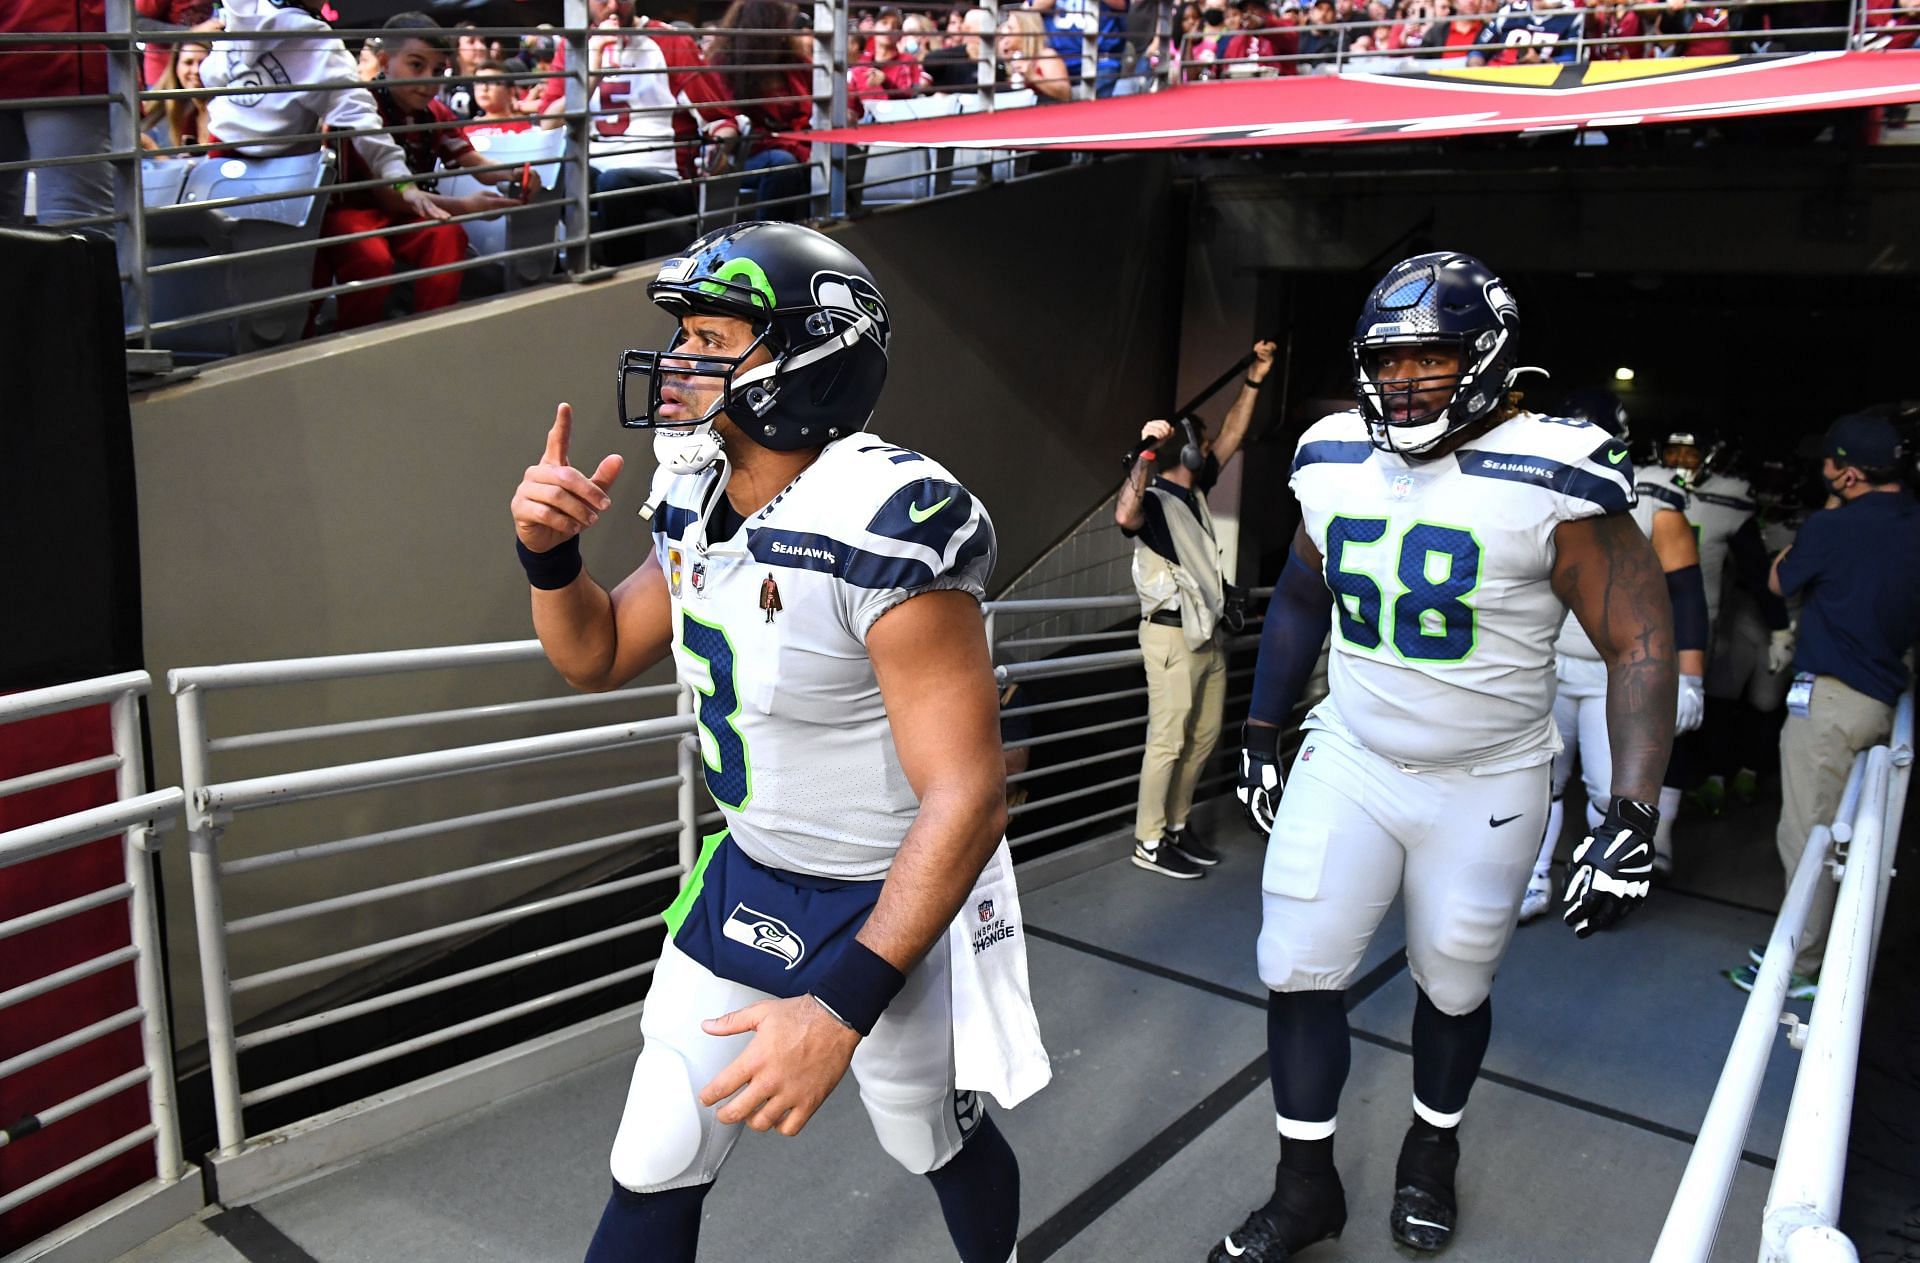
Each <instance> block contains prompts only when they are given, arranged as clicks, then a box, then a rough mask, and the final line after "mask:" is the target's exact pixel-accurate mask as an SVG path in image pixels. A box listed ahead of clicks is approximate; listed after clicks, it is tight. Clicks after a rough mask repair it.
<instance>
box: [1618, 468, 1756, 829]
mask: <svg viewBox="0 0 1920 1263" xmlns="http://www.w3.org/2000/svg"><path fill="white" fill-rule="evenodd" d="M1729 464H1731V457H1730V454H1729V452H1728V449H1727V445H1726V443H1725V442H1713V443H1709V442H1706V441H1705V440H1704V439H1703V437H1702V436H1701V433H1700V431H1698V430H1676V431H1673V432H1671V433H1669V434H1668V435H1667V437H1666V441H1665V442H1663V443H1662V444H1661V445H1660V449H1659V463H1658V465H1657V466H1656V467H1655V468H1653V469H1649V470H1643V471H1642V474H1643V484H1642V485H1658V486H1664V487H1667V488H1670V489H1676V490H1678V491H1680V492H1681V494H1683V495H1684V496H1685V497H1686V501H1687V504H1686V514H1687V520H1688V521H1689V522H1690V523H1692V525H1693V537H1694V541H1695V542H1696V544H1697V545H1698V546H1699V550H1700V577H1701V581H1702V582H1703V583H1704V584H1705V586H1706V595H1707V644H1708V647H1709V649H1711V647H1712V646H1713V645H1714V644H1715V643H1716V642H1717V639H1718V631H1719V627H1720V607H1721V603H1722V601H1723V600H1724V598H1725V595H1726V587H1727V582H1728V578H1729V574H1730V573H1731V574H1732V575H1735V576H1738V575H1740V574H1742V573H1744V574H1745V576H1746V578H1745V580H1744V582H1745V583H1746V585H1747V586H1748V587H1749V589H1750V590H1756V591H1758V592H1761V593H1765V594H1766V596H1767V598H1768V600H1767V608H1768V609H1769V610H1774V609H1780V608H1783V607H1782V606H1781V605H1780V602H1779V599H1778V598H1777V597H1774V596H1773V594H1772V593H1770V592H1767V587H1766V572H1767V567H1768V564H1769V563H1770V561H1771V555H1770V554H1768V553H1766V551H1765V545H1764V544H1762V543H1761V541H1760V536H1759V530H1758V528H1757V527H1753V528H1749V526H1748V524H1749V523H1751V522H1752V521H1753V517H1754V512H1755V507H1756V506H1755V505H1754V503H1753V493H1752V491H1751V489H1750V488H1749V487H1748V486H1747V482H1746V480H1745V479H1744V478H1741V477H1739V476H1738V475H1736V474H1735V473H1733V472H1732V471H1731V470H1730V469H1728V468H1727V466H1728V465H1729ZM1662 475H1664V477H1663V476H1662ZM1743 532H1744V533H1743ZM1736 540H1738V541H1739V548H1740V556H1741V562H1740V563H1738V564H1730V560H1731V558H1732V557H1733V554H1734V547H1735V541H1736ZM1711 666H1712V654H1711V653H1709V655H1708V667H1709V670H1711ZM1723 691H1724V690H1723ZM1709 696H1711V694H1709ZM1707 744H1708V743H1707V742H1706V741H1705V740H1704V739H1703V737H1694V738H1692V739H1690V740H1687V741H1680V742H1676V743H1675V746H1674V759H1673V764H1672V766H1670V767H1669V768H1668V769H1667V775H1666V777H1665V779H1664V780H1663V781H1662V782H1661V786H1660V836H1659V838H1657V839H1656V842H1657V843H1658V848H1659V851H1660V853H1661V854H1662V855H1668V856H1670V855H1671V854H1672V851H1673V842H1672V832H1673V827H1674V823H1675V821H1677V820H1678V819H1679V815H1680V799H1681V796H1682V794H1683V793H1684V792H1685V791H1686V790H1687V789H1688V788H1690V787H1692V786H1695V785H1697V784H1699V783H1700V782H1701V780H1702V779H1703V778H1704V774H1705V772H1706V767H1705V766H1704V765H1705V764H1706V763H1707V762H1708V761H1709V756H1708V749H1707Z"/></svg>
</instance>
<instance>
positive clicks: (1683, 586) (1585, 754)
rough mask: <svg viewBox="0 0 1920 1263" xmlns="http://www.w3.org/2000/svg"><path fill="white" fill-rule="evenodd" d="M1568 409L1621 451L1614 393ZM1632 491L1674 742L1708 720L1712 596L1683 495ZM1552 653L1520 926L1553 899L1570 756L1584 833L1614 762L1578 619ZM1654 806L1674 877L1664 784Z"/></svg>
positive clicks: (1670, 801) (1661, 488) (1659, 489)
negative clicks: (1545, 795)
mask: <svg viewBox="0 0 1920 1263" xmlns="http://www.w3.org/2000/svg"><path fill="white" fill-rule="evenodd" d="M1566 411H1567V414H1568V415H1569V416H1573V417H1579V418H1581V419H1582V420H1587V421H1592V422H1593V423H1594V424H1596V425H1598V426H1600V427H1601V428H1602V429H1604V430H1606V431H1607V432H1608V433H1610V434H1612V435H1613V437H1614V438H1615V439H1616V440H1618V441H1619V443H1620V445H1621V446H1622V447H1625V446H1626V445H1627V443H1628V439H1629V432H1628V428H1627V411H1626V408H1625V407H1624V406H1623V405H1622V404H1621V403H1620V401H1619V399H1618V398H1616V397H1615V396H1614V394H1613V393H1612V392H1611V391H1604V390H1602V391H1576V392H1575V393H1574V394H1573V395H1572V396H1571V397H1570V398H1569V399H1568V400H1567V405H1566ZM1634 493H1635V496H1636V500H1635V503H1634V506H1633V520H1634V522H1635V524H1636V525H1638V526H1639V528H1640V529H1641V530H1642V531H1644V532H1646V535H1647V538H1648V539H1650V540H1652V541H1653V551H1654V555H1655V556H1657V557H1659V558H1660V569H1661V570H1662V571H1663V572H1664V573H1665V574H1666V580H1667V596H1668V598H1669V600H1670V601H1671V603H1672V605H1673V639H1674V650H1675V654H1674V661H1675V665H1676V666H1677V667H1678V669H1679V672H1680V683H1679V689H1678V692H1677V693H1676V694H1675V697H1674V722H1673V730H1674V733H1675V735H1679V734H1681V733H1687V732H1692V731H1693V730H1695V729H1696V728H1698V727H1699V726H1700V721H1701V719H1702V718H1703V717H1704V716H1705V714H1706V698H1705V696H1704V693H1703V690H1702V687H1701V681H1702V679H1703V678H1704V676H1705V674H1706V669H1707V662H1706V647H1707V643H1708V642H1707V636H1708V614H1707V611H1708V608H1709V606H1708V603H1707V596H1706V593H1707V591H1708V589H1707V588H1706V587H1705V586H1704V579H1703V575H1702V566H1701V564H1700V552H1699V549H1698V548H1697V547H1696V545H1695V537H1694V533H1693V528H1692V527H1691V526H1689V525H1688V523H1687V516H1686V509H1687V492H1686V488H1685V487H1683V486H1675V485H1673V484H1672V483H1669V482H1665V481H1663V480H1661V479H1658V478H1653V479H1646V478H1643V479H1641V480H1640V481H1639V482H1637V483H1636V484H1635V487H1634ZM1553 652H1554V662H1553V674H1554V678H1555V679H1556V680H1557V681H1558V682H1559V689H1558V691H1557V692H1556V693H1555V695H1554V699H1553V723H1554V727H1555V728H1557V729H1559V732H1560V742H1561V745H1562V746H1563V747H1564V748H1563V749H1562V750H1561V751H1560V753H1559V754H1557V755H1555V756H1554V759H1553V798H1552V801H1551V804H1550V805H1549V806H1548V809H1547V824H1546V830H1545V832H1544V833H1543V834H1542V835H1541V838H1540V853H1539V854H1538V855H1537V856H1536V857H1535V858H1534V864H1533V876H1532V878H1531V879H1529V880H1528V882H1527V893H1526V896H1525V897H1524V898H1522V899H1521V901H1520V921H1521V924H1523V925H1524V924H1525V923H1527V922H1528V921H1531V920H1533V919H1534V918H1535V917H1538V916H1540V915H1542V914H1543V913H1545V912H1546V910H1547V908H1548V907H1549V906H1551V904H1552V902H1553V876H1552V871H1553V852H1554V847H1555V846H1556V845H1557V844H1558V843H1559V841H1560V828H1561V824H1562V822H1563V821H1564V820H1565V816H1566V793H1567V786H1568V784H1569V783H1570V782H1571V781H1572V779H1573V764H1574V760H1575V758H1576V757H1577V758H1578V759H1579V761H1580V773H1581V779H1582V780H1583V781H1584V782H1585V784H1586V790H1587V828H1588V829H1593V828H1596V827H1598V825H1599V823H1600V819H1601V815H1600V812H1601V807H1600V804H1602V803H1604V802H1606V801H1607V798H1608V796H1609V792H1610V791H1609V785H1610V782H1611V779H1612V778H1611V775H1610V769H1611V766H1612V762H1613V760H1612V757H1611V755H1610V753H1609V751H1608V748H1607V669H1606V665H1605V663H1604V662H1602V660H1601V657H1600V651H1599V650H1598V649H1597V648H1595V647H1594V643H1593V640H1592V638H1591V637H1589V636H1588V635H1587V633H1586V631H1585V630H1584V629H1583V628H1582V627H1581V626H1580V623H1579V620H1577V619H1571V620H1569V621H1568V622H1567V623H1566V625H1565V626H1563V627H1562V628H1561V629H1560V639H1559V640H1557V641H1555V642H1554V646H1553ZM1669 779H1671V778H1669ZM1659 807H1660V824H1659V827H1658V828H1657V829H1655V830H1654V835H1653V871H1654V874H1655V875H1656V876H1665V875H1667V874H1669V873H1671V872H1672V871H1673V832H1672V823H1673V822H1672V813H1673V812H1674V811H1676V810H1677V809H1678V807H1679V791H1678V790H1673V789H1669V788H1668V787H1667V786H1665V785H1662V786H1661V787H1660V800H1659Z"/></svg>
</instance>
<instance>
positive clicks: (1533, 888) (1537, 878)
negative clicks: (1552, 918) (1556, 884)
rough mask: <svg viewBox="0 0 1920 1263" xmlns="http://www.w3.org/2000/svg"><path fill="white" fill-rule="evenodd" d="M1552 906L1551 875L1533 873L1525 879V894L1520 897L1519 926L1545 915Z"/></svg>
mask: <svg viewBox="0 0 1920 1263" xmlns="http://www.w3.org/2000/svg"><path fill="white" fill-rule="evenodd" d="M1552 906H1553V874H1552V873H1535V874H1534V875H1533V876H1532V877H1530V878H1528V879H1527V893H1526V894H1524V895H1522V896H1521V897H1520V924H1522V925H1525V924H1526V923H1527V922H1529V921H1532V920H1534V919H1535V918H1537V917H1542V916H1545V915H1546V912H1547V909H1548V908H1551V907H1552Z"/></svg>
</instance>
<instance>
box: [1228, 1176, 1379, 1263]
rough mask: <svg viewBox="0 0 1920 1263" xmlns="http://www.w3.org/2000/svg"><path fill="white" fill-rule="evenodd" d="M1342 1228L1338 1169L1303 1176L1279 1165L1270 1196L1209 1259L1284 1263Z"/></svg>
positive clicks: (1343, 1211) (1344, 1206)
mask: <svg viewBox="0 0 1920 1263" xmlns="http://www.w3.org/2000/svg"><path fill="white" fill-rule="evenodd" d="M1346 1226H1347V1193H1346V1190H1345V1189H1343V1188H1341V1187H1340V1174H1339V1172H1337V1171H1329V1172H1327V1174H1325V1175H1323V1176H1305V1175H1301V1174H1299V1173H1298V1172H1294V1171H1289V1170H1287V1169H1286V1168H1285V1167H1281V1168H1279V1170H1278V1171H1277V1172H1276V1173H1275V1175H1274V1189H1273V1199H1272V1200H1271V1201H1269V1202H1268V1203H1267V1204H1266V1205H1265V1206H1262V1207H1261V1208H1260V1209H1259V1210H1256V1211H1254V1212H1253V1213H1252V1214H1251V1215H1248V1216H1247V1218H1246V1221H1245V1222H1244V1223H1242V1224H1241V1225H1240V1226H1239V1227H1238V1228H1235V1229H1234V1230H1233V1231H1232V1232H1230V1233H1228V1234H1227V1235H1226V1237H1225V1238H1224V1239H1223V1240H1222V1241H1221V1242H1220V1243H1219V1244H1218V1245H1216V1246H1214V1247H1213V1249H1212V1250H1210V1251H1209V1252H1208V1253H1207V1263H1285V1261H1286V1260H1288V1259H1291V1258H1292V1257H1293V1256H1294V1254H1295V1252H1297V1251H1300V1250H1304V1249H1306V1248H1307V1247H1308V1246H1310V1245H1312V1244H1314V1243H1315V1242H1317V1241H1328V1240H1334V1239H1337V1238H1338V1237H1339V1236H1340V1232H1341V1230H1342V1229H1344V1228H1345V1227H1346Z"/></svg>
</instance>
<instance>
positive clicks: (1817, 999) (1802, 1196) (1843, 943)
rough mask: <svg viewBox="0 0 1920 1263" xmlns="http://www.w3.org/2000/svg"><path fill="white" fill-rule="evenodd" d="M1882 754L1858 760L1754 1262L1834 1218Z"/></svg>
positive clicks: (1854, 1063)
mask: <svg viewBox="0 0 1920 1263" xmlns="http://www.w3.org/2000/svg"><path fill="white" fill-rule="evenodd" d="M1890 771H1891V758H1890V756H1889V751H1888V749H1887V748H1886V747H1885V746H1876V747H1874V749H1873V750H1871V751H1869V752H1868V754H1867V770H1866V774H1865V776H1864V777H1862V785H1861V790H1860V813H1859V815H1858V816H1857V817H1856V819H1855V821H1854V835H1853V841H1852V842H1851V843H1849V845H1848V853H1847V866H1846V872H1845V874H1844V875H1843V876H1842V877H1841V879H1840V895H1839V898H1838V899H1836V900H1835V901H1834V908H1833V921H1832V928H1831V929H1830V930H1829V931H1828V938H1827V951H1826V956H1825V957H1824V959H1823V960H1822V962H1821V970H1820V989H1819V991H1818V992H1817V993H1816V994H1815V995H1814V998H1813V1012H1812V1014H1810V1015H1809V1017H1808V1020H1807V1042H1806V1047H1805V1048H1804V1049H1803V1050H1802V1052H1801V1056H1800V1072H1799V1074H1798V1075H1796V1076H1795V1078H1794V1082H1793V1097H1792V1100H1791V1101H1790V1102H1789V1104H1788V1106H1787V1121H1786V1125H1785V1126H1784V1127H1783V1128H1782V1129H1781V1133H1780V1157H1779V1161H1778V1163H1777V1164H1776V1165H1775V1167H1774V1171H1773V1185H1772V1187H1771V1188H1769V1189H1768V1191H1767V1203H1766V1210H1765V1213H1764V1217H1763V1218H1762V1219H1761V1223H1760V1257H1761V1259H1762V1260H1766V1261H1768V1263H1772V1261H1773V1260H1781V1259H1786V1258H1789V1257H1791V1256H1792V1254H1793V1252H1794V1251H1793V1247H1792V1246H1791V1245H1790V1244H1789V1243H1790V1242H1791V1241H1792V1240H1793V1238H1794V1237H1795V1236H1796V1235H1797V1234H1799V1233H1802V1232H1805V1231H1806V1230H1808V1229H1818V1228H1821V1227H1826V1228H1831V1227H1832V1226H1833V1225H1835V1224H1836V1223H1838V1221H1839V1217H1840V1190H1841V1182H1842V1177H1843V1176H1844V1174H1845V1171H1846V1160H1847V1133H1848V1132H1849V1130H1850V1129H1851V1125H1852V1120H1853V1089H1854V1082H1855V1080H1856V1078H1857V1077H1858V1074H1859V1068H1860V1031H1861V1026H1862V1024H1863V1018H1864V1015H1865V1012H1866V1003H1867V999H1866V991H1867V966H1868V962H1869V960H1870V959H1871V957H1872V954H1873V944H1872V942H1871V941H1870V939H1871V935H1872V934H1873V913H1874V902H1875V899H1876V896H1877V893H1878V892H1877V890H1876V887H1877V886H1878V884H1879V882H1880V878H1881V874H1882V869H1881V862H1882V847H1884V846H1885V845H1886V842H1887V839H1886V837H1885V836H1884V834H1883V832H1882V830H1883V827H1884V821H1885V809H1886V801H1887V785H1888V780H1889V773H1890Z"/></svg>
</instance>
